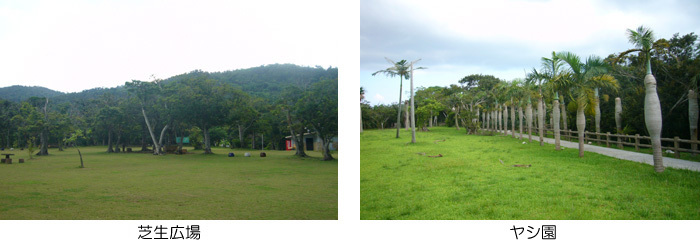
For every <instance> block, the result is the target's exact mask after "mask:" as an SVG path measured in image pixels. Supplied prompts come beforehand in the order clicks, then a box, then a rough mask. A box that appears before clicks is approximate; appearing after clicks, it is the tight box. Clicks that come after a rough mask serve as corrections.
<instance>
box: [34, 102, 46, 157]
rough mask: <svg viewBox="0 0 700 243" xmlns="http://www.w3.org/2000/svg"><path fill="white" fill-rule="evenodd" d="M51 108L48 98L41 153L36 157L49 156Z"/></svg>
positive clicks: (42, 130)
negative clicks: (49, 111)
mask: <svg viewBox="0 0 700 243" xmlns="http://www.w3.org/2000/svg"><path fill="white" fill-rule="evenodd" d="M48 106H49V98H46V103H44V125H43V128H42V129H41V148H40V149H39V153H37V154H36V155H49V128H48V126H49V113H48V112H47V108H48Z"/></svg>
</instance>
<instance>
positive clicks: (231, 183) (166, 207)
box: [0, 147, 338, 220]
mask: <svg viewBox="0 0 700 243" xmlns="http://www.w3.org/2000/svg"><path fill="white" fill-rule="evenodd" d="M81 151H82V153H83V157H84V159H85V167H86V168H82V169H81V168H78V166H79V165H80V160H79V157H78V153H77V151H76V150H75V149H68V150H67V151H65V152H59V151H57V150H55V149H52V150H49V153H50V154H51V155H49V156H43V157H35V158H34V159H33V160H28V161H27V162H26V163H23V164H19V163H17V161H18V158H25V159H26V158H28V155H27V153H26V151H13V152H14V153H15V154H16V155H15V156H13V164H10V165H8V164H0V219H161V220H176V219H195V220H196V219H221V220H233V219H337V218H338V162H337V160H334V161H321V160H320V158H321V157H322V156H321V154H320V153H317V152H310V153H309V155H310V156H312V157H311V158H304V159H300V158H296V157H294V156H293V154H294V152H293V151H266V152H267V157H266V158H261V157H259V151H254V152H252V154H253V156H252V157H243V153H244V152H246V151H244V150H234V152H235V153H236V157H233V158H229V157H227V153H228V152H230V151H231V150H229V149H221V148H215V149H214V153H216V154H215V155H204V154H201V153H202V152H201V150H200V151H194V153H195V154H187V155H165V156H154V155H151V154H141V153H129V154H125V153H120V154H108V153H105V152H104V151H106V147H89V148H81ZM190 151H192V150H191V148H190ZM4 152H7V151H4ZM334 157H336V158H337V154H334Z"/></svg>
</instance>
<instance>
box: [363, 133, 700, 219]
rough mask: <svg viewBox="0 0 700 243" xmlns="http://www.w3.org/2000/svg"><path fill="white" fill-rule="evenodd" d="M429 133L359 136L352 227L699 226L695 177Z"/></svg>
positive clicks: (506, 140)
mask: <svg viewBox="0 0 700 243" xmlns="http://www.w3.org/2000/svg"><path fill="white" fill-rule="evenodd" d="M431 130H432V131H430V132H417V133H416V139H417V141H418V142H417V143H416V144H410V143H408V142H410V140H411V138H410V133H409V132H406V131H403V130H402V131H401V132H402V133H401V134H402V135H401V136H402V137H401V138H400V139H396V138H395V134H396V130H391V129H387V130H365V131H364V133H362V134H361V135H360V143H361V147H360V150H361V155H360V159H361V166H360V173H361V176H360V179H361V181H360V192H361V196H360V203H361V206H360V210H361V215H360V217H361V219H511V220H512V219H519V220H523V219H561V220H565V219H700V173H698V172H692V171H687V170H678V169H672V168H666V171H665V172H663V173H661V174H659V173H655V172H654V169H653V168H652V166H651V165H646V164H641V163H636V162H631V161H625V160H620V159H615V158H611V157H606V156H603V155H599V154H595V153H588V152H586V154H585V156H584V158H579V157H578V150H576V149H564V150H562V151H555V150H554V145H551V144H545V146H543V147H540V146H539V143H538V142H534V141H533V143H527V144H522V141H521V140H518V139H517V138H516V139H513V138H511V137H510V136H508V137H505V136H475V135H465V134H464V130H461V131H456V130H455V129H454V128H444V127H441V128H432V129H431ZM436 140H437V141H436ZM442 140H445V141H444V142H443V141H442ZM418 153H425V155H421V154H418ZM438 154H442V155H443V157H437V158H431V157H428V156H429V155H438ZM499 160H502V161H503V164H502V163H501V162H500V161H499ZM515 164H524V165H531V167H513V165H515Z"/></svg>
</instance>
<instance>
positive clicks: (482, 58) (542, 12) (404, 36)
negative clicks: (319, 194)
mask: <svg viewBox="0 0 700 243" xmlns="http://www.w3.org/2000/svg"><path fill="white" fill-rule="evenodd" d="M699 12H700V1H696V0H679V1H644V0H642V1H634V0H614V1H608V0H591V1H567V0H552V1H548V0H493V1H446V0H445V1H443V0H433V1H419V0H401V1H399V0H371V1H369V0H363V1H362V2H361V6H360V49H361V51H360V55H361V56H360V84H361V85H362V86H363V87H364V88H365V89H366V94H365V97H366V99H367V100H368V101H369V102H370V104H372V105H376V104H389V103H394V102H397V101H398V99H399V97H398V96H399V94H398V93H399V78H398V77H395V78H388V77H386V76H380V75H377V76H371V74H372V73H373V72H375V71H378V70H382V69H386V68H388V67H390V66H391V64H390V63H388V62H387V61H386V60H385V59H384V58H385V57H387V58H390V59H392V60H394V61H399V60H402V59H405V60H408V61H412V60H417V59H421V61H420V62H418V64H417V65H419V66H423V67H427V68H428V69H425V70H420V71H417V72H415V75H414V82H415V84H414V85H415V86H416V87H420V86H423V87H429V86H435V85H438V86H448V85H450V84H457V81H458V80H460V79H461V78H463V77H464V76H467V75H470V74H480V73H481V74H491V75H494V76H496V77H499V78H501V79H505V80H508V81H510V80H512V79H515V78H524V77H525V73H526V71H528V70H531V69H532V68H539V67H540V58H541V57H544V56H550V55H551V52H552V51H571V52H574V53H576V54H578V55H579V56H583V57H587V56H589V55H598V56H601V57H606V56H607V55H609V54H612V53H619V52H622V51H624V50H627V49H630V48H632V47H633V46H632V45H631V44H629V43H628V42H627V39H626V35H625V31H626V30H627V29H636V28H637V27H638V26H640V25H645V26H648V27H650V28H651V29H652V30H653V31H654V32H655V33H656V37H657V38H667V39H669V38H671V37H672V36H673V34H674V33H680V34H681V35H683V34H688V33H690V32H694V33H696V34H699V33H700V17H698V13H699ZM408 89H409V86H408V82H404V89H403V90H404V91H405V92H404V96H403V97H404V99H405V97H406V95H407V94H408V91H407V90H408Z"/></svg>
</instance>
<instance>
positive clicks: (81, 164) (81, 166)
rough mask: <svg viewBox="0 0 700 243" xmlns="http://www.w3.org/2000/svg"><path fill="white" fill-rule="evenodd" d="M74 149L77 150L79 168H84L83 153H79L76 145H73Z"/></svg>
mask: <svg viewBox="0 0 700 243" xmlns="http://www.w3.org/2000/svg"><path fill="white" fill-rule="evenodd" d="M75 149H77V150H78V155H80V168H85V165H84V164H83V154H82V153H80V149H79V148H78V146H77V145H76V146H75Z"/></svg>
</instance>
